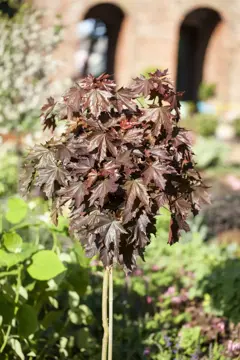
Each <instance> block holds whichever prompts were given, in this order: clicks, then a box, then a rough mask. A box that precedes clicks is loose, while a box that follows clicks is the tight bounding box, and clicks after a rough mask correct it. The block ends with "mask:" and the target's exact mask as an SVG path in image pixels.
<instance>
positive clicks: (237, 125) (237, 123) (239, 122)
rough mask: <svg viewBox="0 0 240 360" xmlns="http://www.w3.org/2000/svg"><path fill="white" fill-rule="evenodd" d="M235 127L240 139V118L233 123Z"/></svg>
mask: <svg viewBox="0 0 240 360" xmlns="http://www.w3.org/2000/svg"><path fill="white" fill-rule="evenodd" d="M233 126H234V130H235V135H236V136H237V137H238V138H239V137H240V118H236V119H235V120H234V121H233Z"/></svg>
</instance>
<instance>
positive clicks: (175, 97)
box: [164, 91, 184, 121]
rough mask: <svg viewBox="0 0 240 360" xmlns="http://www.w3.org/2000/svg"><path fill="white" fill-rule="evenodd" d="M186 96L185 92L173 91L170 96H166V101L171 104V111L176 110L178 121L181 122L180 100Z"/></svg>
mask: <svg viewBox="0 0 240 360" xmlns="http://www.w3.org/2000/svg"><path fill="white" fill-rule="evenodd" d="M183 94H184V92H177V93H175V92H174V91H171V92H170V94H169V93H168V94H166V96H165V99H164V100H166V101H167V102H168V103H169V104H170V108H171V110H175V112H176V121H178V120H179V118H180V111H179V109H180V107H181V105H180V102H179V98H180V97H181V96H182V95H183Z"/></svg>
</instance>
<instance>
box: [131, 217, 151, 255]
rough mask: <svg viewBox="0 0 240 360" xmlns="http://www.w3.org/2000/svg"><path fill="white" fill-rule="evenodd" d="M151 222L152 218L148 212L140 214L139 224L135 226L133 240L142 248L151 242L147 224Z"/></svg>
mask: <svg viewBox="0 0 240 360" xmlns="http://www.w3.org/2000/svg"><path fill="white" fill-rule="evenodd" d="M149 223H150V220H149V218H148V216H147V215H146V214H142V215H140V217H139V218H138V220H137V224H136V226H135V227H134V233H133V237H132V239H131V242H135V243H137V244H138V246H139V247H140V248H145V247H146V245H147V244H148V243H149V238H148V236H147V226H148V224H149Z"/></svg>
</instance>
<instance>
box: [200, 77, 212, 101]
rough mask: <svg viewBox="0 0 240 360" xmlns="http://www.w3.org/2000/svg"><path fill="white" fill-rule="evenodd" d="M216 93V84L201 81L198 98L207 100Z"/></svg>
mask: <svg viewBox="0 0 240 360" xmlns="http://www.w3.org/2000/svg"><path fill="white" fill-rule="evenodd" d="M215 95H216V84H207V83H205V82H203V83H201V84H200V86H199V89H198V98H199V100H201V101H206V100H208V99H211V98H213V97H214V96H215Z"/></svg>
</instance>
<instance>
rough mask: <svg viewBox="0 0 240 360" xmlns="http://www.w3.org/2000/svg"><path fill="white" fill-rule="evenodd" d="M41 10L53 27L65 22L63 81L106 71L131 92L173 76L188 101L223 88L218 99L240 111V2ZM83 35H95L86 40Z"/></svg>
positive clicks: (55, 5) (80, 4)
mask: <svg viewBox="0 0 240 360" xmlns="http://www.w3.org/2000/svg"><path fill="white" fill-rule="evenodd" d="M35 3H36V5H37V6H39V7H42V8H44V9H45V13H46V15H47V19H48V20H49V21H52V19H53V18H54V16H55V15H56V14H61V16H62V20H63V24H64V26H65V40H64V44H62V46H61V48H60V49H59V52H58V54H57V56H58V57H59V58H60V59H62V60H64V61H65V63H66V66H65V68H64V71H63V75H65V74H67V75H71V76H72V77H78V76H79V74H80V73H84V72H88V71H89V69H91V66H92V67H93V68H94V64H95V65H96V66H97V64H98V66H99V67H98V68H99V70H100V69H101V70H102V69H105V70H106V71H108V72H109V73H111V74H114V76H115V78H116V80H117V81H118V82H119V83H120V84H122V83H123V84H126V83H128V82H129V80H130V79H131V77H133V76H135V75H137V74H139V73H142V72H144V71H146V70H147V69H149V68H150V69H151V68H154V67H159V68H168V69H169V71H170V74H171V77H172V78H173V79H174V80H175V83H176V85H177V88H178V90H185V91H186V94H185V100H194V101H195V100H197V90H198V86H199V84H200V83H201V82H202V81H204V82H206V83H215V84H216V89H217V94H216V95H217V96H216V99H217V101H218V102H219V104H222V105H221V106H222V110H223V111H225V110H227V109H229V108H231V109H232V110H236V111H237V110H239V109H240V106H239V105H238V103H239V101H240V84H239V78H240V66H239V64H240V22H239V17H240V2H239V1H238V0H232V1H229V0H207V1H204V0H198V1H195V0H168V1H164V0H162V1H161V0H159V1H158V0H111V1H104V2H99V1H98V0H51V1H49V0H35ZM86 19H95V20H97V21H95V23H94V22H93V20H91V21H92V23H91V26H92V30H90V29H89V28H90V27H91V26H87V25H86V26H85V27H84V24H87V22H84V23H81V22H82V21H83V20H86ZM88 25H89V22H88ZM84 28H85V30H86V28H88V30H86V31H85V32H86V34H85V35H86V36H85V38H84V36H82V34H83V33H84ZM79 29H80V33H81V34H79ZM81 29H82V30H81ZM86 37H89V38H90V40H89V39H88V40H89V41H88V42H86ZM99 38H100V40H101V41H100V40H99ZM86 44H87V45H86ZM94 48H95V50H94ZM96 49H98V53H97V54H96ZM94 51H95V52H94ZM89 54H92V57H91V61H90V63H87V61H88V60H87V59H89V56H88V55H89ZM101 57H102V62H101ZM96 66H95V68H96Z"/></svg>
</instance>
